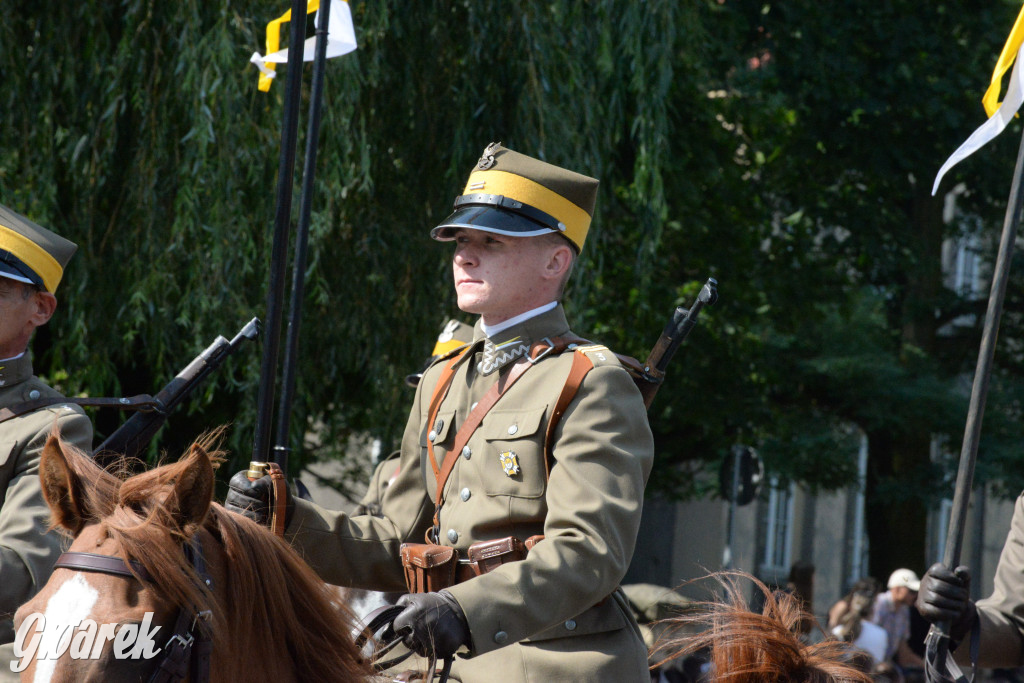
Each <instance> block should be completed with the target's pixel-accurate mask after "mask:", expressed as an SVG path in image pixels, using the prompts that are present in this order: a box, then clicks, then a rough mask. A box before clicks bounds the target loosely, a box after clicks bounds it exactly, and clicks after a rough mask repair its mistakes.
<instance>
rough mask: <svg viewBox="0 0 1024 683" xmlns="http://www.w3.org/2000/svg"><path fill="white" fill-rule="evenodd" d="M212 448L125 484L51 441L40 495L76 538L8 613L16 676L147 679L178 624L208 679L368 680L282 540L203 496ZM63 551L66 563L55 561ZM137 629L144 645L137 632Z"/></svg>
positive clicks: (314, 580) (335, 616) (343, 616)
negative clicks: (202, 649)
mask: <svg viewBox="0 0 1024 683" xmlns="http://www.w3.org/2000/svg"><path fill="white" fill-rule="evenodd" d="M215 440H216V435H213V436H210V437H204V438H203V439H200V440H199V441H198V442H197V443H196V444H194V445H193V446H192V447H191V448H190V450H189V452H188V454H187V455H186V456H185V457H183V458H182V459H181V460H180V461H178V462H177V463H173V464H169V465H164V466H161V467H157V468H155V469H153V470H151V471H148V472H144V473H141V474H137V475H135V476H131V477H128V478H122V477H118V476H114V475H112V474H110V473H109V472H107V471H104V470H103V469H102V468H100V467H99V466H98V465H97V464H96V463H95V462H94V461H93V460H92V458H90V457H89V456H88V455H85V454H84V453H81V452H79V451H77V450H75V449H74V448H73V447H71V446H69V445H67V444H64V443H62V442H61V441H60V440H59V439H58V438H57V437H56V436H55V435H51V436H50V438H49V440H48V441H47V443H46V447H45V449H44V451H43V454H42V460H41V463H40V478H41V480H42V485H43V494H44V496H45V498H46V501H47V503H48V504H49V506H50V509H51V511H52V513H53V523H54V525H55V526H56V527H58V528H60V529H62V530H64V531H65V532H66V533H67V534H68V535H69V536H71V537H72V538H73V539H74V540H73V542H72V543H71V547H70V553H71V554H70V555H65V556H62V560H58V563H57V568H55V569H54V571H53V574H52V575H51V577H50V580H49V581H48V582H47V584H46V585H45V586H44V587H43V589H42V590H41V591H40V592H39V594H38V595H36V597H35V598H33V599H32V600H31V601H30V602H28V603H26V604H25V605H23V606H22V607H21V609H19V610H18V613H17V615H16V617H15V627H16V629H17V631H18V636H19V638H18V641H17V644H18V645H20V646H21V647H22V648H24V654H22V653H19V655H20V656H22V657H23V659H22V660H21V665H27V666H26V668H25V670H24V672H23V673H22V680H23V681H36V682H40V681H53V682H56V681H75V682H80V681H104V682H107V683H110V682H117V681H129V680H131V681H139V680H142V681H146V680H151V675H152V674H153V672H154V671H155V670H156V669H157V667H158V666H160V665H161V656H162V655H164V654H166V652H169V651H171V650H173V649H174V647H172V645H176V643H172V642H170V641H169V640H168V635H170V634H171V633H172V632H175V631H176V629H177V628H178V627H179V625H181V624H184V625H185V630H186V635H185V638H187V639H191V638H192V637H193V636H195V637H196V639H197V642H196V644H195V646H194V648H198V647H199V646H200V645H201V644H203V643H205V645H206V647H207V648H209V647H211V646H212V649H209V650H208V656H207V657H206V658H205V659H204V660H203V663H204V664H205V665H206V666H204V667H203V668H204V669H205V670H206V671H208V672H209V680H211V681H272V682H273V683H288V682H290V681H302V682H304V681H338V682H342V681H366V680H368V677H369V676H370V675H371V672H370V670H369V669H368V667H367V665H366V664H365V663H364V661H363V658H362V657H361V656H360V653H359V651H358V650H357V649H356V647H355V646H354V645H353V642H352V639H351V635H352V632H353V626H354V621H353V617H352V615H351V613H350V612H348V610H347V609H346V608H345V607H343V606H342V605H340V604H339V603H338V601H337V599H336V597H335V595H336V594H335V593H334V592H333V590H332V589H331V588H330V587H328V586H327V585H326V584H324V582H323V581H321V580H320V579H319V578H318V577H317V576H316V575H315V574H314V573H313V572H312V570H310V569H309V568H308V566H306V564H305V563H304V562H303V561H302V560H301V559H300V558H299V556H298V555H297V554H296V553H295V552H294V551H293V550H292V549H291V548H290V547H289V546H288V545H287V544H286V543H285V542H284V541H282V540H281V539H279V538H277V537H276V536H274V535H273V534H272V533H270V532H269V531H268V530H267V529H264V528H262V527H260V526H259V525H257V524H254V523H253V522H250V521H249V520H247V519H245V518H244V517H242V516H241V515H236V514H234V513H231V512H227V511H226V510H225V509H224V508H223V507H221V506H220V505H218V504H213V503H212V502H211V501H212V498H213V490H214V468H215V467H216V466H217V465H219V464H220V462H221V460H222V459H223V454H222V453H221V452H219V451H217V450H215V448H214V442H215ZM189 548H191V549H192V550H191V551H187V549H189ZM97 555H98V556H105V557H100V558H98V559H97V558H95V557H94V556H97ZM68 557H71V558H73V559H72V560H70V564H71V565H72V567H70V568H69V567H62V566H61V565H62V563H65V559H64V558H68ZM83 558H84V559H83ZM110 558H116V559H113V560H111V559H110ZM97 562H98V563H99V564H98V565H97ZM76 563H78V564H85V565H86V566H85V567H82V566H74V565H76ZM110 566H113V567H114V569H113V570H112V571H113V573H108V570H109V568H110ZM182 614H184V615H185V618H184V619H182V618H181V616H180V615H182ZM40 615H42V616H41V617H40ZM104 627H106V628H107V629H109V630H108V631H107V632H106V640H104V638H103V635H104ZM128 627H134V629H129V630H128V636H127V637H125V638H124V640H125V643H121V642H119V641H118V640H117V638H121V637H122V636H121V633H120V631H124V630H125V629H126V628H128ZM154 627H159V630H155V628H154ZM189 629H191V635H190V634H189ZM22 630H24V632H22ZM115 631H117V633H115ZM154 631H155V633H154ZM146 633H149V634H152V638H151V641H152V642H150V644H149V646H148V650H147V649H146V646H145V642H144V640H145V639H143V640H142V641H140V640H139V639H138V637H137V636H142V635H145V634H146ZM115 636H116V637H115ZM69 638H70V640H68V639H69ZM132 640H135V641H136V642H135V643H132V642H130V641H132ZM33 641H34V643H33ZM133 645H134V647H133ZM61 646H63V647H61ZM47 648H49V650H47ZM118 650H121V652H120V654H118V653H117V651H118ZM165 651H166V652H165ZM47 652H49V653H50V655H49V656H45V654H46V653H47ZM40 653H42V654H43V655H44V656H41V655H40ZM192 655H193V657H194V656H196V655H197V651H196V650H195V649H194V650H193V652H192ZM164 666H167V665H166V664H164ZM187 671H188V669H187V668H186V669H185V670H183V671H182V672H181V674H182V675H183V676H184V675H186V672H187ZM197 671H198V673H197ZM192 673H193V675H196V676H199V677H201V673H202V671H200V670H197V669H192ZM169 680H179V679H178V678H175V677H172V678H170V679H169ZM192 680H193V681H194V680H195V679H194V678H192Z"/></svg>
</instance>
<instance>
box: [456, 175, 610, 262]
mask: <svg viewBox="0 0 1024 683" xmlns="http://www.w3.org/2000/svg"><path fill="white" fill-rule="evenodd" d="M478 192H483V193H486V194H499V195H503V196H505V197H508V198H510V199H514V200H516V201H517V202H522V203H523V204H529V205H530V206H532V207H533V208H535V209H540V210H541V211H543V212H544V213H547V214H550V215H551V216H553V217H554V218H555V220H557V221H559V222H561V223H563V224H564V225H565V232H564V233H562V234H563V235H565V236H566V237H567V238H568V239H569V241H570V242H572V243H573V244H575V245H576V246H577V247H579V248H580V249H582V248H583V242H584V240H586V239H587V230H589V229H590V214H588V213H587V212H586V211H584V210H583V209H581V208H580V207H578V206H576V205H575V204H573V203H572V202H570V201H569V200H568V199H566V198H565V197H563V196H562V195H560V194H558V193H557V192H553V191H551V190H549V189H548V188H546V187H544V186H543V185H541V184H540V183H535V182H534V181H532V180H530V179H529V178H524V177H523V176H521V175H516V174H515V173H508V172H507V171H497V170H493V171H473V173H471V174H470V176H469V180H468V181H467V182H466V189H465V190H463V192H462V194H476V193H478Z"/></svg>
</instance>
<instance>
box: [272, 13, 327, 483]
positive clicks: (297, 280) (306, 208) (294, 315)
mask: <svg viewBox="0 0 1024 683" xmlns="http://www.w3.org/2000/svg"><path fill="white" fill-rule="evenodd" d="M330 12H331V3H330V0H327V1H326V2H322V3H320V14H319V20H318V23H317V28H316V50H315V52H314V55H313V83H312V86H311V88H312V90H311V92H310V101H309V127H308V130H307V131H306V156H305V157H304V159H303V166H302V195H301V197H300V198H299V228H298V233H297V235H296V237H295V257H294V264H293V265H292V295H291V301H290V304H289V308H288V332H287V334H286V335H285V347H284V349H285V350H284V369H283V371H282V376H281V403H280V404H279V405H278V410H277V441H276V443H275V444H274V461H275V462H276V463H277V464H278V465H280V466H281V470H282V471H284V472H285V473H287V472H288V452H289V450H290V449H289V448H288V432H289V429H290V424H291V413H292V402H293V401H294V398H295V382H296V376H297V374H298V370H297V365H298V358H299V328H300V326H301V324H302V302H303V298H304V297H305V282H306V252H307V247H308V245H309V221H310V215H311V214H312V205H313V180H314V178H315V175H316V150H317V146H318V144H319V142H320V119H321V110H322V106H321V105H322V103H323V92H324V71H325V68H324V65H325V64H326V62H327V26H328V22H329V21H330Z"/></svg>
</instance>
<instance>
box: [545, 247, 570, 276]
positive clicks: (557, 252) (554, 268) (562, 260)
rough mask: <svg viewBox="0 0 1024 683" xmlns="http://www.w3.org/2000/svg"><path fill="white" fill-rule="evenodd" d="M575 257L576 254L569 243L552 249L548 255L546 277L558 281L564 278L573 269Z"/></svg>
mask: <svg viewBox="0 0 1024 683" xmlns="http://www.w3.org/2000/svg"><path fill="white" fill-rule="evenodd" d="M575 256H576V254H575V253H574V252H573V250H572V247H570V246H569V244H568V243H565V244H558V245H557V246H555V247H554V248H552V249H551V251H550V252H549V253H548V260H547V263H546V264H545V267H544V275H545V277H548V278H552V279H556V280H557V279H560V278H562V277H564V276H565V274H566V273H567V272H568V271H569V269H570V268H571V267H572V262H573V259H574V258H575Z"/></svg>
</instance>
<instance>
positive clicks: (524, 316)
mask: <svg viewBox="0 0 1024 683" xmlns="http://www.w3.org/2000/svg"><path fill="white" fill-rule="evenodd" d="M557 305H558V302H557V301H552V302H551V303H549V304H544V305H543V306H539V307H537V308H534V309H533V310H530V311H527V312H526V313H520V314H519V315H517V316H515V317H513V318H509V319H508V320H506V321H504V322H500V323H498V324H497V325H488V324H487V323H485V322H484V321H482V320H481V321H480V329H481V330H483V333H484V334H485V335H487V336H488V337H493V336H494V335H496V334H498V333H499V332H501V331H502V330H507V329H508V328H510V327H512V326H513V325H518V324H519V323H521V322H525V321H527V320H529V319H530V318H535V317H537V316H538V315H540V314H541V313H547V312H548V311H550V310H552V309H553V308H554V307H555V306H557Z"/></svg>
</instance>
